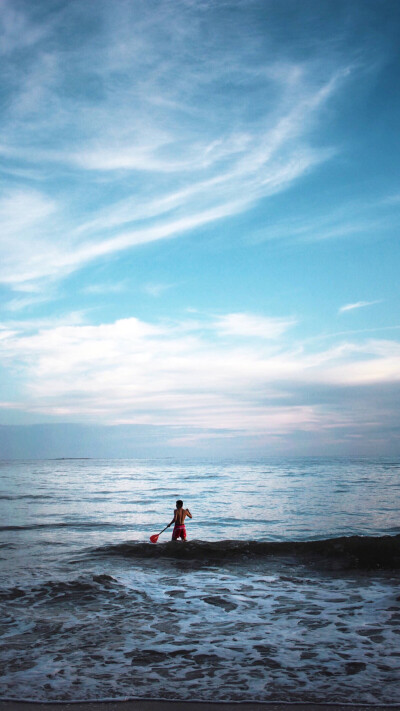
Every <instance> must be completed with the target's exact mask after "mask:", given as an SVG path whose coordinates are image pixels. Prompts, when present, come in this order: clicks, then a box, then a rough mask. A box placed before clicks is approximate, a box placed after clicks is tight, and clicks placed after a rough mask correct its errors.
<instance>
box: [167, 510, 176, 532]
mask: <svg viewBox="0 0 400 711" xmlns="http://www.w3.org/2000/svg"><path fill="white" fill-rule="evenodd" d="M175 520H176V509H175V511H174V518H173V519H172V521H171V523H169V524H168V528H169V527H170V526H172V524H173V523H175Z"/></svg>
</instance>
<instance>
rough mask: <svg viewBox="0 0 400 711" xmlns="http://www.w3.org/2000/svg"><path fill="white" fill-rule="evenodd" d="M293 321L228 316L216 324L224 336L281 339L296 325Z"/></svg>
mask: <svg viewBox="0 0 400 711" xmlns="http://www.w3.org/2000/svg"><path fill="white" fill-rule="evenodd" d="M295 323H296V322H295V321H294V320H293V319H289V320H288V319H279V318H266V317H265V316H256V315H254V314H243V313H236V314H227V315H226V316H221V317H220V318H219V319H217V321H216V322H215V328H216V330H217V332H218V333H219V334H221V335H222V336H249V337H252V336H256V337H257V338H266V339H276V338H280V336H282V334H283V333H284V332H285V331H287V329H288V328H290V327H291V326H294V325H295Z"/></svg>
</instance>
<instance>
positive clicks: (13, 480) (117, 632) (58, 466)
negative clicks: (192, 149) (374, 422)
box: [0, 460, 400, 703]
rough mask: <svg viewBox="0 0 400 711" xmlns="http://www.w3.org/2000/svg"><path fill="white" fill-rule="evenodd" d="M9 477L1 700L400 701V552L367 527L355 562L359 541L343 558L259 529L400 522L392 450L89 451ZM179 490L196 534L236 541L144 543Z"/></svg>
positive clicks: (320, 532)
mask: <svg viewBox="0 0 400 711" xmlns="http://www.w3.org/2000/svg"><path fill="white" fill-rule="evenodd" d="M2 474H3V475H2V483H1V487H2V488H1V495H2V497H3V498H2V499H1V513H2V530H1V538H0V545H1V546H2V547H1V548H0V556H1V565H2V580H1V588H0V607H1V617H0V619H1V625H0V634H1V649H0V696H1V697H3V698H7V697H8V698H10V697H12V698H25V699H28V698H29V699H35V700H53V699H54V700H61V699H64V700H67V699H68V700H77V699H82V700H83V699H100V698H126V697H153V698H181V699H185V698H188V697H190V698H192V699H202V700H206V699H208V700H210V699H214V700H220V701H224V700H228V699H231V700H244V699H246V700H249V699H250V700H270V701H273V700H281V701H282V700H286V701H287V700H291V701H302V700H313V701H337V702H354V703H360V702H363V703H390V702H397V701H398V698H399V692H400V683H399V680H400V593H399V578H400V575H399V572H398V570H397V569H396V565H397V563H396V560H397V558H396V556H397V549H396V550H395V551H394V553H393V556H392V557H391V558H390V559H388V558H387V556H386V557H384V556H383V557H382V556H381V555H380V553H379V554H377V556H375V558H373V556H372V552H373V548H374V545H375V544H374V542H373V541H372V539H370V538H368V539H367V540H366V543H367V551H368V549H370V550H371V556H372V557H371V559H369V558H368V556H367V558H366V559H364V558H362V559H361V563H360V559H359V558H357V557H355V555H354V551H350V553H349V550H350V549H349V546H350V542H349V544H348V545H347V541H346V542H345V544H344V554H343V550H342V552H341V553H340V551H339V553H338V555H336V553H335V555H334V556H333V557H332V556H331V555H328V553H327V551H328V549H327V548H326V545H327V544H326V545H325V544H323V545H322V552H319V553H318V555H315V551H314V549H313V548H312V544H305V545H304V546H303V547H302V548H301V550H300V551H299V550H298V548H296V546H293V545H292V544H291V543H289V544H287V545H286V544H285V547H284V548H282V547H279V546H278V547H277V548H274V549H273V551H272V549H270V548H269V547H268V546H264V547H261V548H262V550H261V549H260V546H259V545H258V547H257V544H254V545H253V544H250V543H249V539H253V540H255V541H258V544H260V543H261V542H262V541H283V542H285V541H286V542H288V541H307V540H308V541H311V540H318V539H324V538H325V539H330V538H332V537H334V536H338V535H353V534H362V535H364V536H370V537H371V536H377V535H378V536H381V535H384V534H389V535H393V534H396V533H398V532H399V530H400V529H399V528H398V527H397V524H398V518H397V516H398V491H399V465H398V464H396V463H393V462H366V461H359V462H356V461H350V462H347V463H346V462H345V461H344V460H337V461H333V460H329V461H326V462H322V461H321V460H319V461H316V460H311V461H308V462H307V461H306V460H301V461H300V460H298V461H297V462H294V461H291V462H289V461H287V462H282V461H274V462H273V463H271V462H270V463H267V464H265V463H262V462H255V463H253V464H252V463H248V464H245V465H243V464H240V465H238V464H233V463H226V464H218V465H215V464H214V465H210V464H201V465H199V464H197V465H194V464H192V465H188V464H186V465H183V464H179V465H178V464H174V465H173V464H172V463H169V464H168V466H166V465H165V463H164V464H160V463H154V462H153V463H151V462H140V463H138V462H132V461H131V462H129V461H123V462H103V461H102V462H99V461H95V462H93V461H92V460H87V461H61V462H60V461H57V462H20V463H18V464H10V463H3V472H2ZM178 496H180V497H182V498H184V500H185V503H187V504H188V505H189V506H190V508H191V510H192V512H193V515H194V519H193V521H192V522H190V523H189V525H188V534H189V537H190V538H191V539H193V538H197V539H202V540H203V541H212V540H213V539H227V538H230V539H233V538H234V539H235V540H236V541H237V543H230V544H227V543H217V544H211V543H209V544H205V543H198V544H196V543H195V542H190V543H188V544H182V543H177V544H175V548H172V549H171V545H172V544H168V545H166V544H165V543H162V542H161V541H163V540H164V541H165V540H167V539H168V537H169V536H168V534H169V532H166V534H163V536H167V538H165V537H163V536H162V537H161V538H160V542H161V545H160V543H158V544H157V545H156V546H152V545H151V544H147V543H145V542H146V541H148V536H149V535H151V533H154V532H158V531H159V530H161V528H163V526H164V525H166V523H167V522H168V521H169V520H170V518H171V516H172V510H171V508H173V505H174V501H175V499H176V498H177V497H178ZM210 511H212V517H210V513H209V512H210ZM391 540H392V539H390V540H389V542H390V541H391ZM396 540H397V539H395V538H393V542H395V541H396ZM142 541H143V543H142ZM185 545H186V546H187V547H186V548H183V546H185ZM318 545H319V544H318ZM333 545H334V546H336V543H335V542H334V543H333ZM340 545H341V546H342V549H343V545H342V544H340ZM393 545H394V543H393ZM339 547H340V546H339ZM347 549H349V550H347ZM171 550H172V551H176V552H172V554H171V553H170V551H171ZM212 550H214V553H212V554H211V553H210V551H212ZM215 550H217V554H216V553H215ZM257 551H258V552H257ZM181 554H182V555H181ZM348 554H349V555H348ZM153 556H155V557H153ZM380 560H381V562H383V567H384V568H385V569H379V568H378V566H379V565H380V563H379V561H380ZM388 560H389V563H388ZM369 561H370V562H371V565H370V566H369V565H368V563H369ZM385 561H386V562H385ZM360 566H361V568H362V569H359V568H360Z"/></svg>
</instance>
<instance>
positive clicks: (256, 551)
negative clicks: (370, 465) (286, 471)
mask: <svg viewBox="0 0 400 711" xmlns="http://www.w3.org/2000/svg"><path fill="white" fill-rule="evenodd" d="M91 554H92V555H95V556H104V557H106V558H107V557H111V556H119V557H122V558H136V559H163V558H164V559H176V560H186V561H190V560H194V561H203V562H222V561H230V560H232V561H238V562H247V561H250V560H257V559H261V560H262V559H266V558H268V557H287V556H291V557H294V558H298V559H300V560H302V561H304V560H306V561H307V560H308V561H312V562H316V563H318V562H319V563H321V564H325V565H327V566H328V567H332V568H333V569H337V570H341V569H344V570H352V569H354V570H357V569H358V570H392V569H396V570H397V569H400V535H397V536H381V537H372V536H349V537H341V538H330V539H324V540H316V541H281V542H275V541H273V542H263V541H235V540H225V541H215V542H209V541H188V542H186V543H174V542H167V543H158V544H152V543H137V542H134V541H132V542H126V543H119V544H116V545H106V546H101V547H99V548H95V549H93V550H92V551H91Z"/></svg>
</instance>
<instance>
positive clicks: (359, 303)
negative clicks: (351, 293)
mask: <svg viewBox="0 0 400 711" xmlns="http://www.w3.org/2000/svg"><path fill="white" fill-rule="evenodd" d="M381 303H382V299H376V300H375V301H355V302H354V303H353V304H345V305H344V306H341V307H340V309H339V313H340V314H342V313H344V312H345V311H353V310H354V309H363V308H364V307H365V306H373V305H374V304H381Z"/></svg>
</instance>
